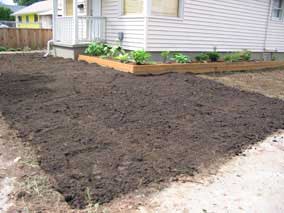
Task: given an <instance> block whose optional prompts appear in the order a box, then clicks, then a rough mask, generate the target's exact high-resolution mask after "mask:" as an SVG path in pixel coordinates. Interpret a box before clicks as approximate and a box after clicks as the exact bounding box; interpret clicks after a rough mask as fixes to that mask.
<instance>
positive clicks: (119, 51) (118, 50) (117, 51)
mask: <svg viewBox="0 0 284 213" xmlns="http://www.w3.org/2000/svg"><path fill="white" fill-rule="evenodd" d="M124 54H125V51H124V49H123V48H122V47H121V46H114V47H112V48H111V49H110V50H109V56H110V57H112V58H115V57H117V56H120V55H124Z"/></svg>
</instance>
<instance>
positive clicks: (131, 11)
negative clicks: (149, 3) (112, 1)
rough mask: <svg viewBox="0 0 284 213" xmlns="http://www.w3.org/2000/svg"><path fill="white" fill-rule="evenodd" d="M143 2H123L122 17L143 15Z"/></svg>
mask: <svg viewBox="0 0 284 213" xmlns="http://www.w3.org/2000/svg"><path fill="white" fill-rule="evenodd" d="M143 4H144V0H124V1H123V15H141V14H143V8H144V7H143Z"/></svg>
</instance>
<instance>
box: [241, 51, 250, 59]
mask: <svg viewBox="0 0 284 213" xmlns="http://www.w3.org/2000/svg"><path fill="white" fill-rule="evenodd" d="M239 54H240V57H241V60H242V61H250V60H251V52H250V51H248V50H243V51H241V52H240V53H239Z"/></svg>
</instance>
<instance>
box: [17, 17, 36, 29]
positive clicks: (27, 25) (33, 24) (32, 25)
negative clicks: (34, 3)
mask: <svg viewBox="0 0 284 213" xmlns="http://www.w3.org/2000/svg"><path fill="white" fill-rule="evenodd" d="M21 16H22V22H21V23H19V22H17V28H31V29H39V28H40V23H39V22H35V21H34V14H28V15H21ZM27 16H28V17H29V22H28V23H27V22H26V17H27ZM16 20H17V21H18V16H17V17H16Z"/></svg>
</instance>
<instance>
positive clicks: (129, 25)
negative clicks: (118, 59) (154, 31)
mask: <svg viewBox="0 0 284 213" xmlns="http://www.w3.org/2000/svg"><path fill="white" fill-rule="evenodd" d="M102 16H104V17H106V18H107V26H106V35H107V36H106V37H107V42H108V43H110V44H117V43H118V33H119V32H124V41H123V43H122V46H123V48H125V49H129V50H134V49H141V48H144V18H142V17H141V18H134V17H129V18H125V17H120V0H102Z"/></svg>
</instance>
